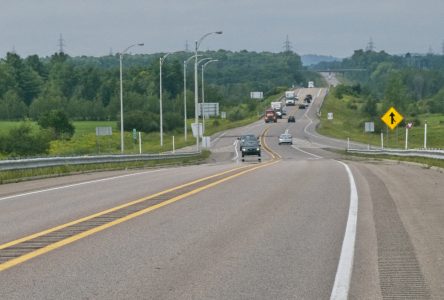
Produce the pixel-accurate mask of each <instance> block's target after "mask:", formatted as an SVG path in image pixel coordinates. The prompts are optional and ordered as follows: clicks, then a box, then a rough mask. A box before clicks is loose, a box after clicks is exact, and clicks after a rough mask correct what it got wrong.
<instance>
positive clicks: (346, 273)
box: [330, 161, 358, 300]
mask: <svg viewBox="0 0 444 300" xmlns="http://www.w3.org/2000/svg"><path fill="white" fill-rule="evenodd" d="M338 162H339V163H340V164H342V165H343V166H344V167H345V169H346V171H347V173H348V180H349V183H350V208H349V210H348V220H347V226H346V229H345V235H344V241H343V242H342V249H341V256H340V258H339V263H338V269H337V271H336V277H335V283H334V285H333V290H332V291H331V296H330V299H331V300H339V299H341V300H342V299H348V292H349V289H350V281H351V275H352V270H353V257H354V252H355V240H356V226H357V220H358V192H357V189H356V183H355V179H354V178H353V173H352V172H351V170H350V168H349V167H348V166H347V165H346V164H345V163H343V162H340V161H338Z"/></svg>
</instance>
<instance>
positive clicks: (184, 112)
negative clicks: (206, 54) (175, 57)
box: [183, 55, 202, 141]
mask: <svg viewBox="0 0 444 300" xmlns="http://www.w3.org/2000/svg"><path fill="white" fill-rule="evenodd" d="M198 56H202V55H198ZM193 58H194V55H193V56H191V57H189V58H188V59H187V60H185V61H184V62H183V122H184V125H183V126H184V127H183V132H184V137H185V141H187V136H188V133H187V64H188V62H189V61H190V60H191V59H193Z"/></svg>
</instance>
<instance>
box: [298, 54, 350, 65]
mask: <svg viewBox="0 0 444 300" xmlns="http://www.w3.org/2000/svg"><path fill="white" fill-rule="evenodd" d="M301 60H302V65H303V66H311V65H317V64H318V63H320V62H333V61H341V60H342V59H341V58H337V57H334V56H326V55H316V54H306V55H301Z"/></svg>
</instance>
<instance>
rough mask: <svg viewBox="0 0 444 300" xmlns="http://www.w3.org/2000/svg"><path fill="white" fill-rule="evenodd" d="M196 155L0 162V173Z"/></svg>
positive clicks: (123, 156) (142, 155) (74, 157)
mask: <svg viewBox="0 0 444 300" xmlns="http://www.w3.org/2000/svg"><path fill="white" fill-rule="evenodd" d="M198 154H200V152H176V153H161V154H137V155H136V154H134V155H94V156H71V157H49V158H29V159H17V160H1V161H0V171H7V170H20V169H31V168H43V167H54V166H63V165H82V164H97V163H112V162H129V161H142V160H164V159H172V158H184V157H192V156H196V155H198Z"/></svg>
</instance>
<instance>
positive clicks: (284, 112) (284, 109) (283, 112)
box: [282, 106, 287, 116]
mask: <svg viewBox="0 0 444 300" xmlns="http://www.w3.org/2000/svg"><path fill="white" fill-rule="evenodd" d="M282 115H283V116H286V115H287V108H286V107H285V106H284V107H282Z"/></svg>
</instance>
